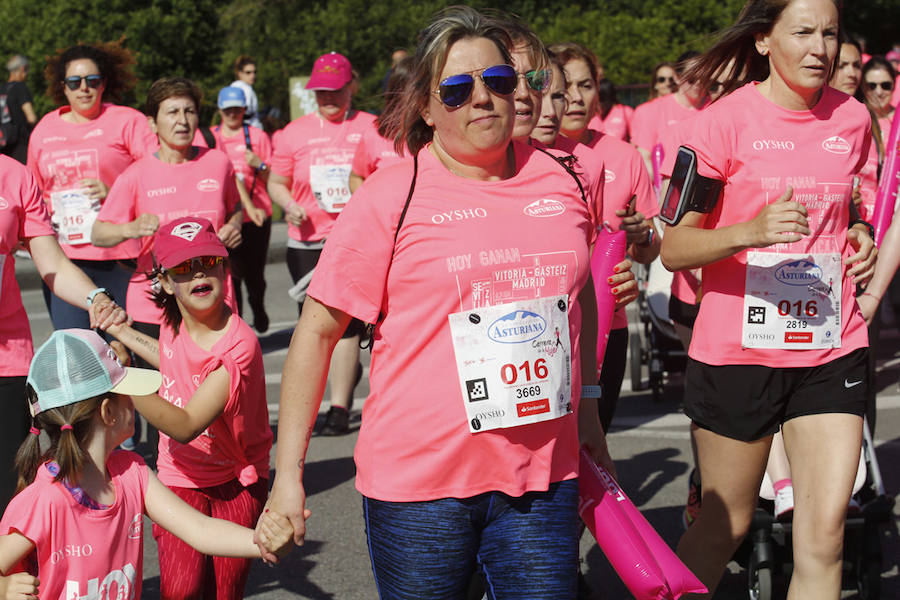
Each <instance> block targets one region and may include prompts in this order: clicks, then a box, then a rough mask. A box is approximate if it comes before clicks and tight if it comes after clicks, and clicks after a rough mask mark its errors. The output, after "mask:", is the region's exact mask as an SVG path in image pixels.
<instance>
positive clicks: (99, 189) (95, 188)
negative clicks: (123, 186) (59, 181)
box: [81, 179, 109, 200]
mask: <svg viewBox="0 0 900 600" xmlns="http://www.w3.org/2000/svg"><path fill="white" fill-rule="evenodd" d="M81 191H82V192H84V193H85V194H87V196H88V197H89V198H91V199H93V200H103V199H104V198H106V196H107V195H108V194H109V188H108V187H106V184H104V183H103V182H102V181H100V180H99V179H82V180H81Z"/></svg>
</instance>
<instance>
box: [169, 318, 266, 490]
mask: <svg viewBox="0 0 900 600" xmlns="http://www.w3.org/2000/svg"><path fill="white" fill-rule="evenodd" d="M159 337H160V339H159V371H160V373H162V376H163V384H162V387H161V388H160V389H159V394H160V396H162V397H163V398H165V399H166V400H168V401H169V402H171V403H172V404H174V405H175V406H180V407H184V406H186V405H187V404H188V402H190V400H191V397H192V396H193V395H194V393H195V392H196V391H197V388H198V387H200V384H201V383H203V380H204V379H206V376H207V375H209V374H210V373H211V372H213V371H215V370H216V369H218V368H219V367H220V366H224V367H225V370H226V371H228V376H229V378H230V380H231V387H230V388H229V394H228V401H227V402H226V404H225V410H224V411H223V412H222V414H220V415H219V416H218V417H217V418H216V420H215V421H213V422H212V424H211V425H210V426H209V427H208V428H207V429H206V431H204V432H203V433H201V434H200V435H198V436H197V437H196V438H194V439H193V440H192V441H191V442H190V443H188V444H182V443H180V442H176V441H175V440H173V439H172V438H171V437H169V436H168V435H166V434H165V433H163V432H162V431H160V432H159V459H158V460H157V469H158V470H159V480H160V481H162V482H163V483H164V484H166V485H167V486H170V487H186V488H198V487H210V486H214V485H220V484H222V483H226V482H228V481H231V480H232V479H235V478H237V479H238V480H239V481H240V482H241V484H242V485H244V486H248V485H250V484H252V483H254V482H256V481H258V480H259V479H268V478H269V450H271V449H272V429H271V428H270V427H269V411H268V408H267V405H266V372H265V368H264V367H263V360H262V350H261V349H260V347H259V340H258V339H257V338H256V334H254V333H253V330H252V329H250V327H249V326H248V325H247V324H246V323H245V322H244V321H243V320H242V319H241V318H240V317H239V316H237V315H236V314H235V315H232V317H231V322H230V323H229V324H228V331H227V332H226V333H225V335H223V336H222V338H221V339H220V340H219V341H217V342H216V343H215V344H214V345H213V347H212V348H211V349H210V350H209V351H206V350H204V349H203V348H201V347H200V346H198V345H197V344H196V343H194V340H192V339H191V336H190V335H189V334H188V332H187V329H185V327H184V325H183V324H182V326H181V328H180V331H179V333H178V335H177V336H176V335H174V334H173V332H172V329H171V328H170V327H168V326H166V325H163V326H162V327H161V328H160V336H159Z"/></svg>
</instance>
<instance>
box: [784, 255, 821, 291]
mask: <svg viewBox="0 0 900 600" xmlns="http://www.w3.org/2000/svg"><path fill="white" fill-rule="evenodd" d="M775 279H777V280H778V281H780V282H781V283H786V284H787V285H796V286H805V285H810V284H812V283H816V282H818V281H821V280H822V268H821V267H820V266H819V265H817V264H816V263H814V262H812V261H808V260H795V261H794V262H789V263H787V264H785V265H781V266H780V267H778V268H777V269H776V270H775Z"/></svg>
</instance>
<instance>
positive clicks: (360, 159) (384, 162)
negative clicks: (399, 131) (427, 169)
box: [352, 121, 409, 179]
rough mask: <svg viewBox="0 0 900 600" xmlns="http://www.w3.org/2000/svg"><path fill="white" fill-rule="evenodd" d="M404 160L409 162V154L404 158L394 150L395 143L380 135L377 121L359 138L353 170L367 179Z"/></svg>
mask: <svg viewBox="0 0 900 600" xmlns="http://www.w3.org/2000/svg"><path fill="white" fill-rule="evenodd" d="M403 160H409V154H408V153H405V154H404V155H403V156H399V155H398V154H397V151H396V150H394V141H393V140H387V139H385V138H383V137H381V136H380V135H378V127H377V125H376V124H375V121H372V125H371V127H370V128H369V129H366V130H365V131H364V132H363V134H362V137H361V138H359V144H358V145H357V146H356V153H354V155H353V167H352V169H353V172H354V173H356V174H357V175H359V176H360V177H362V178H363V179H365V178H367V177H368V176H369V175H371V174H372V173H374V172H375V170H376V169H382V168H384V167H387V166H389V165H392V164H394V163H398V162H400V161H403Z"/></svg>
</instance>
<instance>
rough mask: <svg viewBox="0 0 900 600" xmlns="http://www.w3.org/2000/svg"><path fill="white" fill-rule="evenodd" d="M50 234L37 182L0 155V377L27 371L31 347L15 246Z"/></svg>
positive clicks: (18, 164)
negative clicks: (17, 279)
mask: <svg viewBox="0 0 900 600" xmlns="http://www.w3.org/2000/svg"><path fill="white" fill-rule="evenodd" d="M41 235H54V233H53V228H52V227H51V226H50V217H49V215H48V214H47V205H46V204H44V201H43V200H42V199H41V190H40V189H39V188H38V185H37V182H36V181H35V179H34V176H32V174H31V173H29V172H28V169H26V168H25V167H23V166H22V165H21V164H20V163H19V162H17V161H16V160H14V159H12V158H10V157H8V156H2V155H0V273H2V278H0V377H14V376H20V375H27V374H28V367H29V365H30V364H31V357H32V356H33V355H34V346H33V345H32V341H31V327H30V326H29V323H28V315H27V314H26V313H25V307H24V306H23V305H22V294H21V293H20V291H19V283H18V282H17V281H16V258H15V254H13V253H14V252H15V251H16V248H17V247H18V245H19V243H20V242H22V241H24V240H27V239H29V238H33V237H38V236H41Z"/></svg>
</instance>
